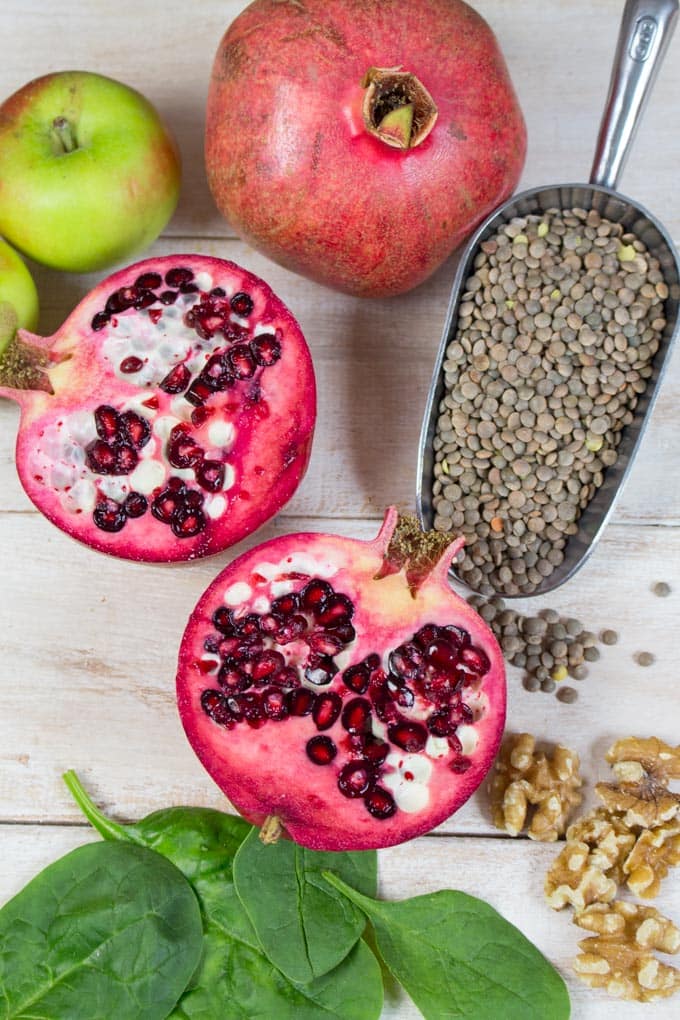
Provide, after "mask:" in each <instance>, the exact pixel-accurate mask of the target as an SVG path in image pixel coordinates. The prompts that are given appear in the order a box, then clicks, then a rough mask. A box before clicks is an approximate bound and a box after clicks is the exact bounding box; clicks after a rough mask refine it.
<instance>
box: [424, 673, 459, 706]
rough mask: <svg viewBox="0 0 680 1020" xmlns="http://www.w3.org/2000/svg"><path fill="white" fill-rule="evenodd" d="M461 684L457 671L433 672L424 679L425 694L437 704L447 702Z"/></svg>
mask: <svg viewBox="0 0 680 1020" xmlns="http://www.w3.org/2000/svg"><path fill="white" fill-rule="evenodd" d="M460 686H461V683H460V680H459V679H458V676H457V673H456V674H454V675H453V676H451V674H450V673H432V674H430V675H429V676H428V677H426V679H425V680H424V681H423V694H425V695H426V697H427V698H428V699H429V700H430V701H434V702H435V703H436V704H442V703H443V702H447V701H448V700H449V698H450V697H451V696H452V695H453V694H455V693H456V691H457V690H458V689H459V687H460Z"/></svg>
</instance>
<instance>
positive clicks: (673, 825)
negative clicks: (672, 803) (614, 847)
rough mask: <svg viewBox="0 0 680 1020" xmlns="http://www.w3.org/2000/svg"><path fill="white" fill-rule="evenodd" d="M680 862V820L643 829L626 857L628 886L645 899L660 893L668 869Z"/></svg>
mask: <svg viewBox="0 0 680 1020" xmlns="http://www.w3.org/2000/svg"><path fill="white" fill-rule="evenodd" d="M677 864H680V821H675V822H667V823H666V824H665V825H658V826H657V827H656V828H655V829H647V830H645V831H644V832H642V833H641V834H640V835H639V836H638V838H637V840H636V841H635V846H634V847H633V849H632V850H631V852H630V854H629V855H628V857H627V858H626V860H625V862H624V865H623V871H624V873H625V875H626V881H627V884H628V888H629V889H630V890H631V891H632V892H634V893H635V895H636V896H640V897H642V899H652V898H653V897H654V896H657V895H658V893H659V889H660V887H661V880H662V879H663V878H665V877H666V875H667V874H668V869H669V868H671V867H674V866H675V865H677Z"/></svg>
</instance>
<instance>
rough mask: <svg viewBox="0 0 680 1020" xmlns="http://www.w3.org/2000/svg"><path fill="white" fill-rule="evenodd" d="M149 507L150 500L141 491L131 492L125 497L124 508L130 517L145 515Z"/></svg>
mask: <svg viewBox="0 0 680 1020" xmlns="http://www.w3.org/2000/svg"><path fill="white" fill-rule="evenodd" d="M148 508H149V503H148V500H147V498H146V496H142V494H141V492H130V493H129V494H128V495H127V496H126V497H125V502H124V503H123V509H124V510H125V513H126V514H127V516H128V517H143V516H144V514H145V513H146V511H147V510H148Z"/></svg>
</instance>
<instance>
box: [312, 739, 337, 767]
mask: <svg viewBox="0 0 680 1020" xmlns="http://www.w3.org/2000/svg"><path fill="white" fill-rule="evenodd" d="M306 751H307V757H308V758H309V760H310V761H313V762H314V764H315V765H330V763H331V762H332V761H333V759H334V758H335V756H336V754H337V753H338V749H337V747H336V746H335V744H334V743H333V741H332V740H331V738H330V737H312V739H311V740H308V741H307V747H306Z"/></svg>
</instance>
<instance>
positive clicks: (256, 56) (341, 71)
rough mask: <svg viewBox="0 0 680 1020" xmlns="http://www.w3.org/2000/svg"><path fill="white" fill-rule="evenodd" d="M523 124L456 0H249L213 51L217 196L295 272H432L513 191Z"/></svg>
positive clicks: (396, 286)
mask: <svg viewBox="0 0 680 1020" xmlns="http://www.w3.org/2000/svg"><path fill="white" fill-rule="evenodd" d="M525 153H526V132H525V127H524V120H523V118H522V113H521V110H520V108H519V105H518V102H517V98H516V96H515V93H514V90H513V87H512V83H511V81H510V78H509V76H508V72H507V68H506V66H505V62H504V60H503V56H502V54H501V52H500V50H499V48H498V44H497V42H496V39H495V38H494V35H493V33H492V31H491V29H490V28H489V26H488V25H487V24H486V22H485V21H484V20H483V19H482V18H481V17H480V16H479V15H478V14H477V13H476V12H475V11H474V10H473V9H472V8H471V7H469V6H468V5H467V4H465V3H463V2H462V0H409V3H402V2H400V0H380V2H379V3H375V2H367V0H305V2H304V3H292V2H291V3H281V2H280V0H255V2H254V3H252V4H250V6H249V7H247V8H246V9H245V10H244V11H243V12H242V13H241V14H240V15H239V16H238V17H237V18H236V20H235V21H234V22H233V23H232V24H231V26H230V27H229V29H228V30H227V32H226V34H225V36H224V38H223V39H222V41H221V43H220V46H219V49H218V51H217V56H216V58H215V62H214V66H213V72H212V78H211V82H210V90H209V94H208V107H207V122H206V139H205V154H206V164H207V173H208V181H209V184H210V188H211V190H212V193H213V196H214V198H215V201H216V203H217V205H218V207H219V209H220V210H221V212H222V213H223V214H224V215H225V216H226V217H227V218H228V219H229V221H230V223H231V224H232V226H233V227H234V228H235V229H236V230H237V231H238V233H239V234H240V235H241V236H242V237H244V238H245V239H246V240H247V241H248V242H249V243H250V244H252V245H254V247H256V248H258V249H259V250H260V251H262V252H264V253H265V254H266V255H268V256H269V257H270V258H272V259H274V260H275V261H276V262H279V263H281V265H284V266H286V267H287V268H289V269H292V270H295V271H296V272H298V273H302V274H303V275H305V276H309V277H311V278H312V279H314V280H318V281H319V282H320V283H324V284H327V285H328V286H330V287H334V288H337V289H338V290H342V291H346V292H348V293H352V294H358V295H362V296H366V297H377V296H385V295H391V294H399V293H401V292H403V291H407V290H409V289H410V288H412V287H415V286H416V285H417V284H418V283H420V282H422V281H423V280H424V279H426V277H428V276H429V275H430V274H431V273H432V272H434V270H435V269H436V268H437V267H438V266H439V265H440V264H441V263H442V262H443V261H444V259H445V258H447V256H448V255H449V254H450V253H451V252H452V251H453V250H454V249H455V248H456V247H457V246H458V245H459V244H460V243H461V241H462V240H463V239H464V238H465V237H466V236H467V235H468V234H469V233H470V232H471V231H472V229H473V228H474V227H475V226H476V224H478V223H479V222H480V221H481V220H482V219H483V218H484V216H485V215H486V214H487V213H489V212H490V211H491V210H492V209H493V208H494V207H495V206H496V205H498V204H499V203H500V202H502V201H503V200H504V199H505V198H507V197H508V196H509V195H510V194H511V193H512V191H513V190H514V188H515V185H516V184H517V181H518V179H519V176H520V173H521V170H522V166H523V164H524V157H525Z"/></svg>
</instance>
